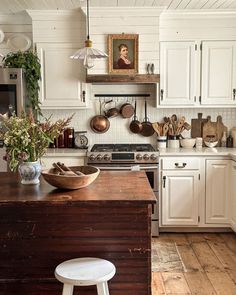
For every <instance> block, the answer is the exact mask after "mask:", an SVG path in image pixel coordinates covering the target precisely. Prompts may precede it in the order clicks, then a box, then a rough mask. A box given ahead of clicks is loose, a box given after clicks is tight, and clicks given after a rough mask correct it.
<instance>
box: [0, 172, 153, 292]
mask: <svg viewBox="0 0 236 295" xmlns="http://www.w3.org/2000/svg"><path fill="white" fill-rule="evenodd" d="M0 189H1V192H0V240H1V242H0V248H1V251H0V269H1V271H0V294H1V295H3V294H4V295H13V294H14V295H16V294H20V295H45V294H47V295H52V294H53V295H54V294H55V295H56V294H57V295H60V294H61V290H62V284H61V283H59V282H58V281H56V279H55V278H54V269H55V267H56V265H57V264H59V263H60V262H62V261H64V260H67V259H72V258H76V257H87V256H90V257H100V258H104V259H108V260H110V261H111V262H113V263H114V264H115V266H116V268H117V273H116V275H115V276H114V278H113V279H112V280H111V281H110V282H109V288H110V294H111V295H150V294H151V209H152V208H151V207H152V204H153V203H154V202H155V196H154V194H153V192H152V189H151V187H150V185H149V182H148V180H147V178H146V175H145V173H144V172H139V171H133V172H111V171H110V172H108V171H107V172H105V171H104V172H101V173H100V175H99V176H98V178H97V179H96V180H95V181H94V183H92V184H91V185H90V186H88V187H87V188H83V189H80V190H70V191H63V190H58V189H55V188H54V187H52V186H50V185H49V184H47V183H46V182H45V181H44V180H43V179H42V178H41V182H40V184H39V185H22V184H20V180H19V178H18V175H17V174H15V173H7V172H2V173H0ZM95 290H96V289H95V288H94V287H83V288H78V287H76V288H75V292H74V294H80V295H83V294H90V295H93V294H96V291H95Z"/></svg>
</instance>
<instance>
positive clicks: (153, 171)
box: [93, 163, 158, 192]
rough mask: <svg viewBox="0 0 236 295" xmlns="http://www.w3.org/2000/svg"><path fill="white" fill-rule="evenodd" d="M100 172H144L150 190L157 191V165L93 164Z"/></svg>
mask: <svg viewBox="0 0 236 295" xmlns="http://www.w3.org/2000/svg"><path fill="white" fill-rule="evenodd" d="M93 166H96V167H98V168H99V169H100V170H101V171H145V173H146V175H147V178H148V181H149V183H150V185H151V187H152V190H153V191H154V192H155V191H158V183H157V180H158V164H155V165H148V164H140V165H139V164H124V163H122V164H106V165H104V164H94V165H93Z"/></svg>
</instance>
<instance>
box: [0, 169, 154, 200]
mask: <svg viewBox="0 0 236 295" xmlns="http://www.w3.org/2000/svg"><path fill="white" fill-rule="evenodd" d="M0 187H1V192H0V202H1V203H2V202H52V203H53V202H68V201H69V202H79V201H80V202H88V201H89V202H90V201H93V202H101V201H102V202H121V201H122V202H124V201H125V202H134V201H135V202H142V203H154V202H155V200H156V199H155V195H154V193H153V191H152V189H151V187H150V185H149V183H148V180H147V177H146V174H145V172H143V171H131V172H123V171H122V172H121V171H101V172H100V174H99V176H98V178H97V179H96V180H95V181H94V182H93V183H92V184H91V185H89V186H88V187H85V188H82V189H79V190H59V189H56V188H55V187H53V186H51V185H50V184H48V183H47V182H46V181H45V180H44V179H43V177H42V176H41V179H40V184H38V185H22V184H21V183H20V179H19V176H18V174H17V173H11V172H1V173H0Z"/></svg>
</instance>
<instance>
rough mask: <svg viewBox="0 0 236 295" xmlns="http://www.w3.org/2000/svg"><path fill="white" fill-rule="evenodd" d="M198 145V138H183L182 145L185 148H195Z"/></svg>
mask: <svg viewBox="0 0 236 295" xmlns="http://www.w3.org/2000/svg"><path fill="white" fill-rule="evenodd" d="M195 143H196V138H181V139H180V144H181V146H182V147H183V148H188V149H189V148H193V147H194V145H195Z"/></svg>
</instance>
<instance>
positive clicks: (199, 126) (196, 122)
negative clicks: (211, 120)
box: [191, 113, 207, 138]
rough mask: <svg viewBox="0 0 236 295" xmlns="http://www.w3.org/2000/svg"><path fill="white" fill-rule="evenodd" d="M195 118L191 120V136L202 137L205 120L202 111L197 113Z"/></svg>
mask: <svg viewBox="0 0 236 295" xmlns="http://www.w3.org/2000/svg"><path fill="white" fill-rule="evenodd" d="M197 116H198V118H197V119H192V120H191V137H193V138H195V137H202V130H203V124H204V123H206V122H207V119H203V118H202V113H198V114H197Z"/></svg>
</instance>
